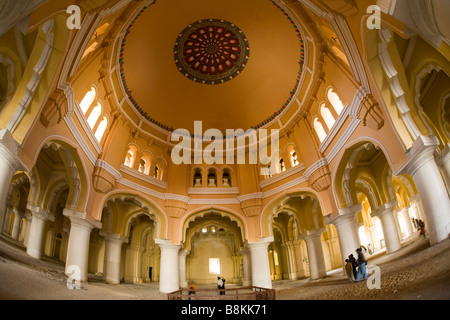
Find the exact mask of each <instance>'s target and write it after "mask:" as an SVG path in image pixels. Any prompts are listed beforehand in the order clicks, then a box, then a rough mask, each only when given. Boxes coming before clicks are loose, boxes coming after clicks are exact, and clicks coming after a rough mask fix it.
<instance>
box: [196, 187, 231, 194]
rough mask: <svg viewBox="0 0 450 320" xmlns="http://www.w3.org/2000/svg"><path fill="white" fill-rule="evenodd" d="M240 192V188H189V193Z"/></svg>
mask: <svg viewBox="0 0 450 320" xmlns="http://www.w3.org/2000/svg"><path fill="white" fill-rule="evenodd" d="M236 193H237V194H239V188H238V187H233V188H189V189H188V194H236Z"/></svg>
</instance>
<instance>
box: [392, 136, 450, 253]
mask: <svg viewBox="0 0 450 320" xmlns="http://www.w3.org/2000/svg"><path fill="white" fill-rule="evenodd" d="M438 145H439V141H438V140H437V138H436V137H434V136H427V137H424V136H420V137H418V138H417V140H416V141H415V142H414V145H413V147H412V148H411V149H410V150H409V151H408V156H409V160H408V162H407V163H406V165H405V166H404V167H403V168H402V170H400V173H403V172H406V173H408V174H409V175H410V176H411V177H412V178H413V180H414V183H415V185H416V187H417V191H418V192H419V195H420V199H421V200H422V205H423V209H424V213H425V216H426V220H427V226H426V229H427V231H428V233H429V235H430V243H431V245H434V244H436V243H438V242H440V241H442V240H445V239H446V238H447V237H448V235H449V233H450V199H449V196H448V193H447V189H446V187H445V184H444V181H443V180H442V176H441V173H440V171H439V168H438V166H437V164H436V161H435V159H434V151H435V150H436V147H437V146H438Z"/></svg>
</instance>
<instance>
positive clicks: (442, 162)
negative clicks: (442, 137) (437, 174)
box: [437, 143, 450, 194]
mask: <svg viewBox="0 0 450 320" xmlns="http://www.w3.org/2000/svg"><path fill="white" fill-rule="evenodd" d="M437 164H438V166H439V169H440V170H441V173H442V177H443V178H444V182H445V184H446V186H447V193H448V194H450V143H447V144H446V145H445V148H444V149H443V150H442V152H441V156H440V159H438V161H437Z"/></svg>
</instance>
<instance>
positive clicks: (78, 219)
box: [64, 209, 99, 281]
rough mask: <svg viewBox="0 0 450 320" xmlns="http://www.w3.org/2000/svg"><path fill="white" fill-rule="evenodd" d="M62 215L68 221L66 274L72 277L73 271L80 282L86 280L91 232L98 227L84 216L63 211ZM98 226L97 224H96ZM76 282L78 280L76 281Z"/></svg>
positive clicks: (66, 210) (83, 214)
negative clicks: (75, 271)
mask: <svg viewBox="0 0 450 320" xmlns="http://www.w3.org/2000/svg"><path fill="white" fill-rule="evenodd" d="M64 215H65V216H66V217H68V218H69V219H70V234H69V243H68V246H67V258H66V273H67V274H68V275H72V272H73V270H74V269H75V270H77V271H79V273H78V272H77V276H78V274H79V277H80V279H79V280H80V281H87V280H88V257H89V242H90V238H91V231H92V229H94V227H97V228H99V225H96V224H94V223H95V222H91V221H88V220H86V214H85V213H82V212H76V211H72V210H68V209H64ZM97 224H98V223H97ZM77 280H78V279H77Z"/></svg>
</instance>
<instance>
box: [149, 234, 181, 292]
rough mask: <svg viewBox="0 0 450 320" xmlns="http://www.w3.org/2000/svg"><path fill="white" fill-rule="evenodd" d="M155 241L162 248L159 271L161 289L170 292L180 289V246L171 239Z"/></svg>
mask: <svg viewBox="0 0 450 320" xmlns="http://www.w3.org/2000/svg"><path fill="white" fill-rule="evenodd" d="M155 243H156V244H157V245H158V246H159V248H160V249H161V264H160V271H159V291H160V292H162V293H170V292H174V291H177V290H179V289H180V281H179V279H180V273H179V270H178V268H179V262H178V251H180V246H179V245H175V244H172V243H171V242H170V240H161V239H156V240H155Z"/></svg>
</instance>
